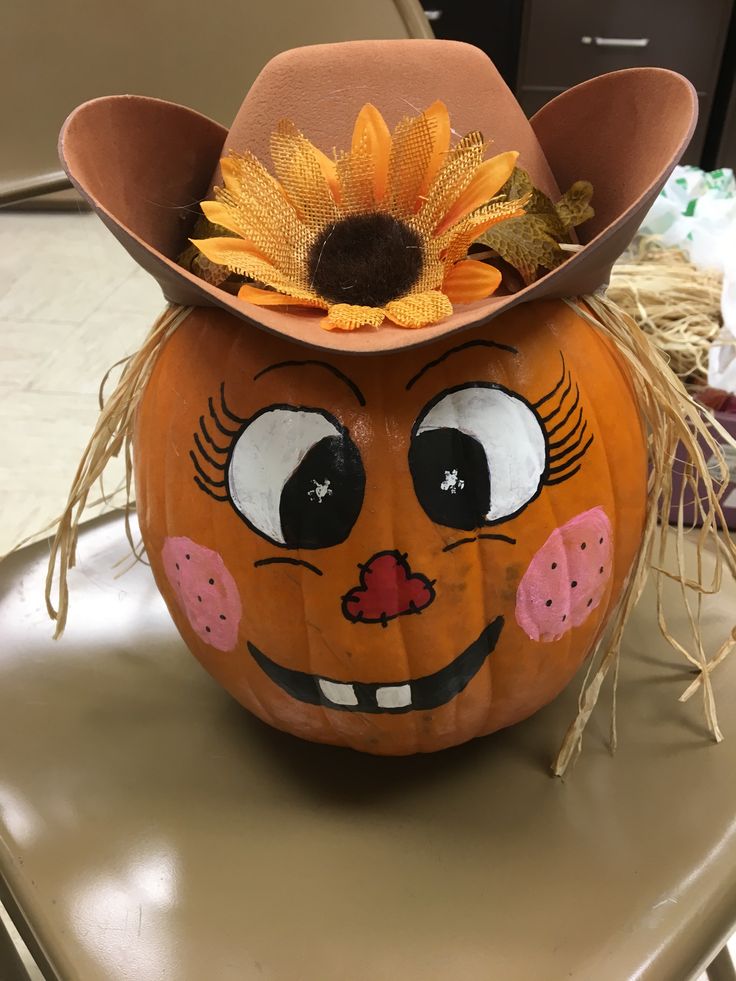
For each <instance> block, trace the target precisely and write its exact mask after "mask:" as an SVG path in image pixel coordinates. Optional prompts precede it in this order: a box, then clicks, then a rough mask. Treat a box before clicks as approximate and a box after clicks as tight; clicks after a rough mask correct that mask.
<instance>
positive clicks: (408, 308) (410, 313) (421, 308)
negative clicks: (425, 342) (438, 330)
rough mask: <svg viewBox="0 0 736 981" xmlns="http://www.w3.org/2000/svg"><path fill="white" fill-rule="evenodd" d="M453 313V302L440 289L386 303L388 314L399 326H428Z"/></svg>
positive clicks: (413, 294) (412, 294)
mask: <svg viewBox="0 0 736 981" xmlns="http://www.w3.org/2000/svg"><path fill="white" fill-rule="evenodd" d="M451 313H452V303H450V301H449V299H448V298H447V297H446V296H445V294H444V293H441V292H440V291H439V290H427V292H425V293H411V294H409V296H404V297H402V298H401V299H400V300H392V301H391V302H390V303H387V304H386V316H387V317H388V319H389V320H391V321H392V322H393V323H395V324H396V325H397V326H398V327H426V326H427V324H436V323H438V321H440V320H444V318H445V317H449V316H450V314H451Z"/></svg>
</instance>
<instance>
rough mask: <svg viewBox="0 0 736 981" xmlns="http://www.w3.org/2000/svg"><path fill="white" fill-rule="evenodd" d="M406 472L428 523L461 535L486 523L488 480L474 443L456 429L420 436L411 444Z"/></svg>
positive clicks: (482, 456)
mask: <svg viewBox="0 0 736 981" xmlns="http://www.w3.org/2000/svg"><path fill="white" fill-rule="evenodd" d="M409 468H410V470H411V475H412V478H413V480H414V491H415V493H416V495H417V498H418V499H419V503H420V504H421V505H422V507H423V508H424V510H425V511H426V513H427V515H428V516H429V517H430V518H431V519H432V521H434V522H436V523H437V524H440V525H447V526H448V527H450V528H458V529H462V530H463V531H472V530H474V529H475V528H480V527H481V526H482V525H483V524H485V523H486V516H487V514H488V511H489V508H490V501H491V478H490V475H489V473H488V462H487V460H486V454H485V451H484V449H483V447H482V446H481V444H480V443H479V442H478V440H476V439H473V437H472V436H468V435H467V434H466V433H461V432H460V431H459V430H457V429H432V430H429V431H428V432H425V433H420V434H419V435H417V436H415V437H414V439H413V440H412V443H411V448H410V450H409Z"/></svg>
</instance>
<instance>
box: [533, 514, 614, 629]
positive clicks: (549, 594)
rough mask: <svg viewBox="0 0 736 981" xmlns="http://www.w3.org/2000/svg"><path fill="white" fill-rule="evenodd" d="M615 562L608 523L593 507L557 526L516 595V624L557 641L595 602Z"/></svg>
mask: <svg viewBox="0 0 736 981" xmlns="http://www.w3.org/2000/svg"><path fill="white" fill-rule="evenodd" d="M612 566H613V536H612V530H611V522H610V521H609V520H608V516H607V515H606V513H605V511H604V510H603V508H601V507H596V508H591V510H590V511H583V513H582V514H578V515H576V516H575V517H574V518H571V520H570V521H568V522H567V524H564V525H562V526H561V527H559V528H556V529H555V530H554V531H553V532H552V534H551V535H550V536H549V538H548V539H547V541H546V542H545V543H544V545H542V547H541V548H540V549H539V551H538V552H537V554H536V555H535V556H534V558H533V559H532V560H531V562H530V563H529V568H528V569H527V570H526V572H525V573H524V575H523V577H522V580H521V582H520V583H519V589H518V591H517V593H516V622H517V623H518V624H519V626H520V627H521V629H522V630H523V631H524V633H526V634H527V636H528V637H530V638H531V639H532V640H539V641H542V642H550V641H554V640H559V639H560V637H562V635H563V634H565V633H567V631H568V630H572V628H573V627H579V626H580V624H581V623H584V622H585V621H586V620H587V619H588V617H589V616H590V614H591V613H592V612H593V610H595V608H596V607H597V606H598V605H599V603H600V602H601V600H602V599H603V596H604V594H605V592H606V586H607V585H608V581H609V580H610V578H611V572H612Z"/></svg>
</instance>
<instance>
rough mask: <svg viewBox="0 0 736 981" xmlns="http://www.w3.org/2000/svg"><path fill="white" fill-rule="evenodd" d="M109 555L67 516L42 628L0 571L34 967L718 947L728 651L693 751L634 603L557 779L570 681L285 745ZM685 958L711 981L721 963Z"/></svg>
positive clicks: (16, 891)
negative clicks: (426, 734) (715, 712)
mask: <svg viewBox="0 0 736 981" xmlns="http://www.w3.org/2000/svg"><path fill="white" fill-rule="evenodd" d="M125 554H126V543H125V539H124V535H123V529H122V521H121V519H120V518H119V517H108V518H106V519H102V520H101V521H98V522H96V523H93V524H90V525H87V526H86V528H85V530H84V531H83V534H82V538H81V541H80V549H79V567H78V569H77V570H76V572H75V573H74V574H73V581H72V584H71V585H72V590H73V592H72V608H71V617H70V621H69V626H68V628H67V633H66V635H65V636H64V638H63V640H62V641H60V642H58V643H54V642H52V641H51V640H50V633H51V627H50V624H49V623H48V621H47V619H46V616H45V611H44V609H43V599H42V596H43V577H44V574H45V563H46V558H47V547H46V546H45V545H39V546H34V547H33V548H31V549H27V550H25V551H24V552H21V553H18V554H16V555H15V556H13V557H11V558H10V559H9V560H7V561H6V562H5V563H3V564H2V565H0V580H1V589H0V596H2V599H0V624H1V625H2V626H1V627H0V754H1V755H2V764H1V765H0V889H1V892H2V900H3V902H4V903H5V904H6V906H7V908H8V910H9V911H10V913H11V915H12V917H13V920H14V921H15V923H16V925H17V927H18V929H19V930H20V932H21V933H22V935H23V936H24V938H25V941H26V943H27V944H28V946H29V947H30V949H31V950H32V951H33V953H34V956H35V958H36V961H37V963H38V964H39V966H40V967H41V969H42V971H43V974H44V977H46V978H49V979H64V981H123V979H125V981H164V979H165V981H262V979H264V978H268V979H270V981H384V979H385V981H413V979H421V981H489V979H490V981H569V979H572V981H627V979H637V981H689V979H695V978H696V977H697V976H698V975H699V973H700V972H701V971H702V970H703V969H704V968H705V967H706V965H707V964H708V963H709V962H710V961H711V960H712V959H713V957H714V956H715V955H716V954H717V952H718V951H719V950H720V949H721V948H722V947H723V944H724V942H725V940H726V938H727V937H728V935H729V933H730V932H731V930H732V929H733V927H734V923H735V922H736V780H734V773H735V772H736V729H734V726H733V725H732V720H733V718H734V708H735V707H736V661H731V662H728V661H726V663H725V664H724V665H722V666H721V667H720V668H719V669H718V673H717V675H716V676H715V679H714V683H715V688H716V694H717V697H718V702H719V708H720V718H721V723H722V726H723V728H724V730H725V732H726V740H725V742H724V743H723V744H721V745H719V746H716V745H714V744H713V743H711V742H710V741H709V739H708V737H707V734H706V731H705V727H704V724H703V720H702V714H701V706H700V705H699V704H698V699H692V700H691V701H690V702H688V703H687V704H686V705H682V704H679V703H678V700H677V699H678V695H679V694H680V693H681V692H682V690H683V689H684V688H685V687H686V686H687V685H688V684H689V683H690V681H691V680H692V677H693V676H692V675H691V674H690V673H689V672H688V670H687V668H686V667H685V666H684V665H683V663H682V662H681V661H680V659H679V658H678V657H677V656H676V655H674V654H673V653H672V652H671V650H670V649H669V648H668V647H667V646H666V644H665V643H664V642H663V641H662V639H661V638H660V636H659V634H658V632H657V629H656V626H655V618H654V612H653V597H652V595H651V592H650V593H647V594H645V596H644V598H643V600H642V602H641V603H640V605H639V608H638V610H637V612H636V614H635V616H634V619H633V621H632V622H631V624H630V627H629V629H628V634H627V639H626V642H625V647H624V656H623V663H622V672H621V680H620V686H619V739H620V748H619V751H618V752H617V753H616V754H615V755H614V756H611V755H610V753H609V751H608V748H607V741H606V732H607V717H606V716H607V713H606V708H605V704H602V705H601V706H600V707H599V709H598V710H597V712H596V714H595V716H594V718H593V721H592V723H591V725H590V727H589V730H588V731H587V734H586V745H585V749H584V753H583V755H582V757H581V758H580V760H579V761H578V763H577V765H576V766H575V768H574V770H573V772H572V773H571V774H570V775H569V777H568V778H567V779H565V781H564V782H563V781H560V780H556V779H554V778H552V777H551V776H550V774H549V768H548V767H549V761H550V758H551V757H552V755H553V753H554V750H555V748H556V746H557V745H558V744H559V741H560V739H561V737H562V734H563V732H564V731H565V728H566V726H567V724H568V722H569V720H570V719H571V717H572V716H573V714H574V712H575V705H576V698H577V682H573V684H572V685H571V686H570V688H569V689H568V690H567V691H566V692H564V693H563V695H562V696H561V697H560V698H558V699H557V701H556V702H554V703H553V704H552V705H550V706H549V707H548V708H546V709H545V710H543V711H542V712H540V713H538V714H537V715H536V716H534V717H533V718H531V719H529V720H528V721H527V722H525V723H523V724H521V725H518V726H515V727H513V728H511V729H509V730H507V731H505V732H501V733H497V734H496V735H494V736H490V737H487V738H485V739H482V740H476V741H475V742H473V743H470V744H468V745H466V746H463V747H460V748H458V749H456V750H452V751H447V752H444V753H441V754H437V755H435V756H429V757H415V758H409V759H380V758H373V757H369V756H361V755H359V754H355V753H352V752H350V751H346V750H337V749H334V748H330V747H320V746H315V745H311V744H308V743H304V742H300V741H299V740H296V739H294V738H291V737H288V736H285V735H282V734H280V733H277V732H275V731H272V730H271V729H268V728H267V727H265V726H264V725H262V724H261V723H259V722H257V721H256V720H255V719H253V718H252V717H250V716H249V715H248V714H247V713H246V712H245V710H244V709H242V708H240V707H239V706H238V705H236V704H235V702H233V700H232V699H231V698H230V697H229V696H227V695H226V694H225V693H224V692H223V691H222V690H221V689H219V688H218V687H217V686H216V685H215V684H214V682H213V681H212V680H210V679H209V678H208V677H207V675H206V674H205V673H204V671H202V669H201V668H200V667H199V666H198V665H197V664H196V662H195V660H194V659H193V658H192V657H191V656H190V655H189V653H188V652H187V651H186V649H185V648H184V645H183V643H182V641H181V640H180V639H179V637H178V635H177V634H176V631H175V630H174V627H173V625H172V624H171V622H170V620H169V618H168V614H167V613H166V611H165V608H164V606H163V602H162V600H161V599H160V597H159V596H158V594H157V592H156V589H155V587H154V584H153V582H152V579H151V575H150V571H149V570H148V568H147V567H146V566H144V565H136V566H135V567H134V568H133V569H132V570H131V571H129V572H127V573H125V574H124V575H123V576H121V577H119V578H114V570H113V565H114V563H115V562H117V561H118V560H119V559H120V558H121V557H122V556H124V555H125ZM667 599H668V605H669V609H670V613H671V614H672V615H673V617H674V622H675V625H676V627H679V628H681V627H682V626H683V624H684V616H683V615H682V613H678V602H677V594H676V593H675V592H674V591H673V593H672V594H668V597H667ZM735 609H736V586H734V583H733V582H730V583H728V585H727V586H726V589H725V591H724V593H723V594H722V595H721V596H720V597H719V598H717V599H715V600H708V601H707V603H706V604H705V640H706V642H707V643H708V644H709V645H711V646H712V645H715V644H717V643H718V642H719V641H720V639H721V638H722V637H723V635H724V632H725V631H726V630H727V629H729V628H730V626H731V624H732V619H733V613H734V610H735ZM603 701H604V703H605V698H604V699H603ZM3 970H4V973H3ZM709 974H710V978H711V981H733V978H734V973H733V968H732V966H731V963H730V960H729V959H728V956H727V954H726V953H722V954H721V955H720V956H719V957H718V959H717V960H716V961H714V962H713V963H712V964H711V966H710V968H709ZM0 977H2V978H3V981H6V979H7V981H15V979H16V978H22V977H24V975H22V974H18V973H16V974H13V973H12V970H11V968H10V967H8V966H6V967H4V968H2V967H0Z"/></svg>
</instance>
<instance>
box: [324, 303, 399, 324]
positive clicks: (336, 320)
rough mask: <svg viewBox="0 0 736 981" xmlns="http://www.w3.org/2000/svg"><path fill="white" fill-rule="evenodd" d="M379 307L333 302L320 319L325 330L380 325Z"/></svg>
mask: <svg viewBox="0 0 736 981" xmlns="http://www.w3.org/2000/svg"><path fill="white" fill-rule="evenodd" d="M384 316H385V315H384V311H383V310H382V309H381V308H380V307H361V306H353V305H352V304H350V303H334V304H333V305H332V306H331V307H329V308H328V310H327V316H326V317H325V318H324V319H323V320H322V321H321V324H322V327H323V328H324V329H325V330H356V329H357V328H358V327H380V326H381V324H382V323H383V320H384Z"/></svg>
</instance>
